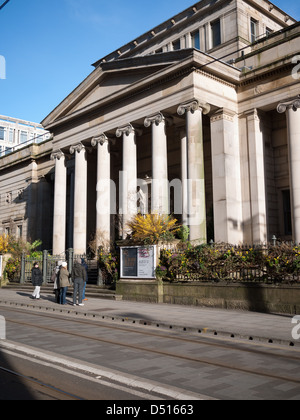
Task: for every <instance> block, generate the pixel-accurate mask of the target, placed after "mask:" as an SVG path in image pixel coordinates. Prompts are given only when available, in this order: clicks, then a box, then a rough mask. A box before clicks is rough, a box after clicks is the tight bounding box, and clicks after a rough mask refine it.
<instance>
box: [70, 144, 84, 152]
mask: <svg viewBox="0 0 300 420" xmlns="http://www.w3.org/2000/svg"><path fill="white" fill-rule="evenodd" d="M82 150H85V147H84V145H83V144H82V143H78V144H75V145H74V146H71V147H70V153H71V155H73V154H74V153H75V152H77V153H80V152H81V151H82Z"/></svg>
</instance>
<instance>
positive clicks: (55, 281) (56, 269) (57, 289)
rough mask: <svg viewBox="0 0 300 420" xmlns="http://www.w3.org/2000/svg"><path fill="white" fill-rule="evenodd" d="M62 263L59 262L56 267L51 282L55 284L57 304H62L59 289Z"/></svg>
mask: <svg viewBox="0 0 300 420" xmlns="http://www.w3.org/2000/svg"><path fill="white" fill-rule="evenodd" d="M61 265H62V261H57V263H56V267H55V269H54V270H53V273H52V276H51V280H52V281H53V282H54V294H55V303H59V302H60V289H59V281H58V280H59V279H58V277H59V272H60V269H61Z"/></svg>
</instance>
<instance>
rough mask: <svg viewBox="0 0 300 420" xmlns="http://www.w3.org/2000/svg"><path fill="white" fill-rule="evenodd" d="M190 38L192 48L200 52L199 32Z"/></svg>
mask: <svg viewBox="0 0 300 420" xmlns="http://www.w3.org/2000/svg"><path fill="white" fill-rule="evenodd" d="M191 38H192V47H193V48H196V49H197V50H200V33H199V31H196V32H194V33H192V34H191Z"/></svg>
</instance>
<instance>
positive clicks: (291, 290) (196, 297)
mask: <svg viewBox="0 0 300 420" xmlns="http://www.w3.org/2000/svg"><path fill="white" fill-rule="evenodd" d="M117 293H118V294H120V295H123V300H133V301H140V302H150V303H167V304H179V305H191V306H204V307H211V308H222V309H239V310H246V311H255V312H264V313H284V314H291V315H294V314H297V313H298V314H299V313H300V287H299V286H288V285H278V286H277V285H265V284H251V283H245V284H243V283H239V284H227V283H218V284H212V283H159V282H157V281H133V280H131V281H130V280H129V281H127V280H126V281H125V280H121V281H119V282H118V283H117Z"/></svg>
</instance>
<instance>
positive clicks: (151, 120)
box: [144, 112, 165, 127]
mask: <svg viewBox="0 0 300 420" xmlns="http://www.w3.org/2000/svg"><path fill="white" fill-rule="evenodd" d="M164 121H165V117H164V116H163V114H162V113H161V112H158V113H157V114H154V115H150V116H149V117H147V118H146V119H145V122H144V125H145V127H150V126H151V125H152V124H155V125H159V124H161V123H162V122H164Z"/></svg>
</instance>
